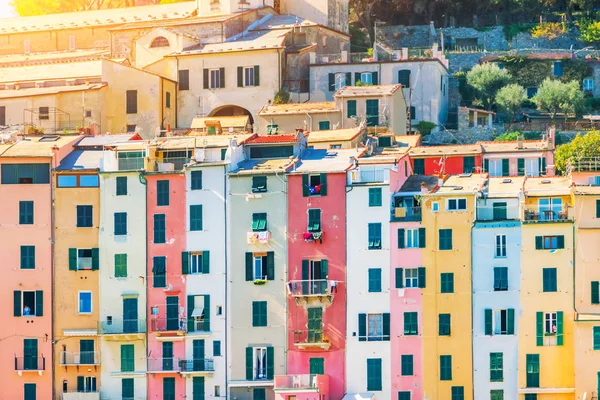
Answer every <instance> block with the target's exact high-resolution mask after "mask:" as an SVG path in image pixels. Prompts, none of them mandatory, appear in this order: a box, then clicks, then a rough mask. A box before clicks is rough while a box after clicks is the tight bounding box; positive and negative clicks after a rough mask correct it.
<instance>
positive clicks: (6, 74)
mask: <svg viewBox="0 0 600 400" xmlns="http://www.w3.org/2000/svg"><path fill="white" fill-rule="evenodd" d="M101 76H102V61H101V60H95V61H81V62H72V63H62V64H50V65H26V66H20V67H8V68H0V82H5V83H10V82H31V81H48V80H60V79H77V78H90V77H98V78H99V77H101Z"/></svg>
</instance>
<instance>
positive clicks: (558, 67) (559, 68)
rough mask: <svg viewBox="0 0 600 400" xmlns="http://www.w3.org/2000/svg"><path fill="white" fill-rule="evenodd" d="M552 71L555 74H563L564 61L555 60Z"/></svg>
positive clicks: (557, 75)
mask: <svg viewBox="0 0 600 400" xmlns="http://www.w3.org/2000/svg"><path fill="white" fill-rule="evenodd" d="M552 72H553V74H554V76H556V77H559V76H563V63H562V61H554V64H553V68H552Z"/></svg>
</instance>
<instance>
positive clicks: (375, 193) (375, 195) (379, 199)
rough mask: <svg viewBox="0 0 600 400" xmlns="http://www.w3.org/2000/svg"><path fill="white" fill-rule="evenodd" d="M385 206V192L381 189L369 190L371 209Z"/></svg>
mask: <svg viewBox="0 0 600 400" xmlns="http://www.w3.org/2000/svg"><path fill="white" fill-rule="evenodd" d="M382 204H383V190H382V188H380V187H375V188H369V207H381V206H382Z"/></svg>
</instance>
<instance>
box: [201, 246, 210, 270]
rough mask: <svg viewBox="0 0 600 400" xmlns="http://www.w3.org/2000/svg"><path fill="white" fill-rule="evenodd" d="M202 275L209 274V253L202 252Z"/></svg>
mask: <svg viewBox="0 0 600 400" xmlns="http://www.w3.org/2000/svg"><path fill="white" fill-rule="evenodd" d="M202 273H203V274H208V273H210V252H209V251H203V252H202Z"/></svg>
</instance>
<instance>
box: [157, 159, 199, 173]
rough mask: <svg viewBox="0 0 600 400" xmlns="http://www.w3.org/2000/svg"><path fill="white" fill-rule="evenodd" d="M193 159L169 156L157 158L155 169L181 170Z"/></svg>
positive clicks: (166, 170) (163, 170)
mask: <svg viewBox="0 0 600 400" xmlns="http://www.w3.org/2000/svg"><path fill="white" fill-rule="evenodd" d="M191 160H192V159H191V158H188V157H167V158H163V159H161V160H156V164H155V170H156V171H159V172H168V171H181V170H182V169H183V167H184V166H185V165H186V164H189V163H190V161H191Z"/></svg>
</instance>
